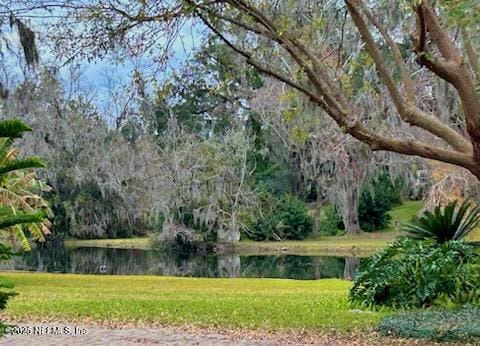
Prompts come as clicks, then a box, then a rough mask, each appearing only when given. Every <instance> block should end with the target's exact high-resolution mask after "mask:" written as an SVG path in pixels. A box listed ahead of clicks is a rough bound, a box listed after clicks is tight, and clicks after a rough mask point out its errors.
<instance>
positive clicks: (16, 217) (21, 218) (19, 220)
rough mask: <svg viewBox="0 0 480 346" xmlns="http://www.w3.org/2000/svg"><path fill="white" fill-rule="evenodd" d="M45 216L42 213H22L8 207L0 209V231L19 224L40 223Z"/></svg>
mask: <svg viewBox="0 0 480 346" xmlns="http://www.w3.org/2000/svg"><path fill="white" fill-rule="evenodd" d="M45 217H46V215H45V212H43V211H37V212H30V213H26V212H22V211H18V210H15V209H13V208H8V207H0V229H6V228H8V227H12V226H15V225H19V224H26V223H37V222H42V221H43V220H44V219H45Z"/></svg>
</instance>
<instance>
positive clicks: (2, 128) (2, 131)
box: [0, 119, 32, 138]
mask: <svg viewBox="0 0 480 346" xmlns="http://www.w3.org/2000/svg"><path fill="white" fill-rule="evenodd" d="M26 131H32V129H31V128H30V127H29V126H28V125H27V124H25V123H24V122H23V121H21V120H19V119H8V120H2V121H0V137H1V138H20V137H22V134H23V133H24V132H26Z"/></svg>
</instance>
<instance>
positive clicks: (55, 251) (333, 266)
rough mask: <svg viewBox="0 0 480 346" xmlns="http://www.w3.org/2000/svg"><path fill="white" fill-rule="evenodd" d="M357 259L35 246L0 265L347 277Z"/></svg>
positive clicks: (212, 274) (202, 274) (84, 270)
mask: <svg viewBox="0 0 480 346" xmlns="http://www.w3.org/2000/svg"><path fill="white" fill-rule="evenodd" d="M359 263H360V258H356V257H347V258H344V257H334V256H294V255H262V256H239V255H235V254H227V255H224V254H222V255H217V254H186V253H172V252H168V253H166V252H159V251H154V250H136V249H113V248H93V247H80V248H68V247H63V246H48V247H39V248H37V249H35V250H32V251H31V252H28V253H26V254H24V255H22V256H17V257H15V258H14V259H12V260H10V261H7V262H1V263H0V269H1V270H26V271H38V272H54V273H77V274H99V275H163V276H191V277H215V278H216V277H248V278H286V279H303V280H305V279H323V278H346V279H350V278H351V277H352V275H353V274H354V273H355V270H356V269H357V267H358V265H359Z"/></svg>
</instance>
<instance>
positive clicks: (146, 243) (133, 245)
mask: <svg viewBox="0 0 480 346" xmlns="http://www.w3.org/2000/svg"><path fill="white" fill-rule="evenodd" d="M65 246H68V247H111V248H117V249H140V250H147V249H150V248H151V245H150V238H148V237H143V238H140V237H136V238H117V239H66V240H65Z"/></svg>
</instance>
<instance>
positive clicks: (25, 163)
mask: <svg viewBox="0 0 480 346" xmlns="http://www.w3.org/2000/svg"><path fill="white" fill-rule="evenodd" d="M42 167H45V164H44V163H43V162H42V160H40V159H39V158H38V157H29V158H26V159H19V160H16V159H14V160H8V162H5V163H3V164H2V165H1V166H0V177H2V176H3V175H5V174H7V173H9V172H13V171H18V170H22V169H29V168H42Z"/></svg>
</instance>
